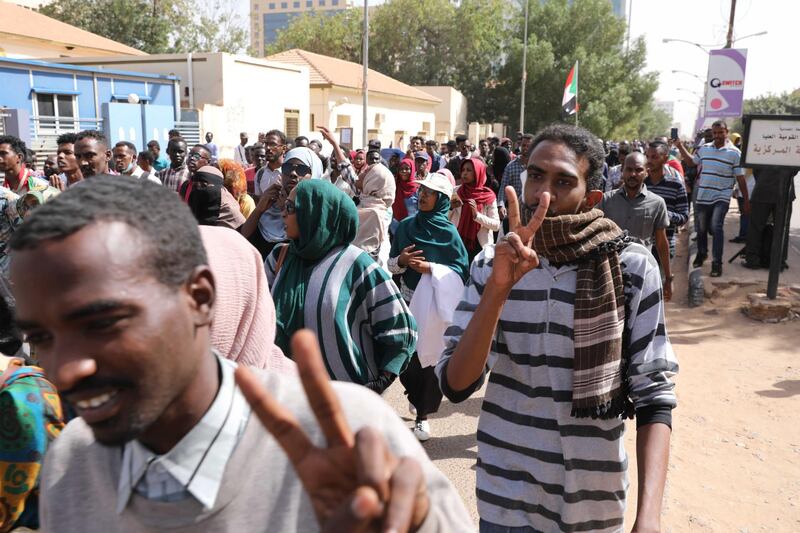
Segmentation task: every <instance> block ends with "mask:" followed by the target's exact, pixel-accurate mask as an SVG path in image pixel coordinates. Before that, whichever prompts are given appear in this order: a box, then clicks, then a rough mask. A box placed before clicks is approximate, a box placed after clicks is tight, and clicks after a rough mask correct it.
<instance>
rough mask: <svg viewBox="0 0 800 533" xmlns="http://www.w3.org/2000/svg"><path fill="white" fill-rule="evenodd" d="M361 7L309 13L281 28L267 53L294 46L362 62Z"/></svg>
mask: <svg viewBox="0 0 800 533" xmlns="http://www.w3.org/2000/svg"><path fill="white" fill-rule="evenodd" d="M363 21H364V19H363V18H362V12H361V10H359V9H347V10H345V11H340V12H338V13H336V14H334V15H328V14H325V13H324V12H319V11H317V12H306V13H304V14H302V15H300V16H297V17H295V18H294V19H292V23H291V24H290V25H289V26H288V27H287V28H284V29H283V30H280V31H278V37H277V39H276V40H275V42H273V43H272V44H271V45H270V46H268V47H267V49H266V55H271V54H275V53H278V52H282V51H284V50H289V49H291V48H301V49H303V50H306V51H308V52H314V53H317V54H324V55H327V56H332V57H338V58H339V59H344V60H345V61H355V62H357V63H358V62H361V26H362V24H363Z"/></svg>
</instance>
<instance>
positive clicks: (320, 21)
mask: <svg viewBox="0 0 800 533" xmlns="http://www.w3.org/2000/svg"><path fill="white" fill-rule="evenodd" d="M506 12H507V2H506V1H505V0H462V1H461V2H460V4H459V5H457V6H456V5H454V4H453V3H452V2H450V1H449V0H426V1H425V2H420V1H419V0H389V1H387V2H386V3H385V4H382V5H380V6H376V7H374V8H372V9H371V11H370V53H369V65H370V68H372V69H374V70H377V71H378V72H381V73H383V74H386V75H387V76H391V77H393V78H396V79H398V80H400V81H402V82H404V83H408V84H409V85H452V86H455V87H456V88H457V89H459V90H460V91H462V92H463V93H464V95H465V96H466V97H467V99H468V102H469V119H470V120H481V119H484V118H491V117H490V115H489V114H488V113H487V112H486V111H485V110H486V109H487V107H486V102H487V100H486V93H487V83H489V82H490V81H491V80H492V79H493V78H494V74H495V72H496V70H497V67H498V66H499V62H500V60H501V59H502V49H503V43H504V42H505V40H506V37H505V35H506V33H507V32H506V28H507V18H506V17H505V15H504V13H506ZM398 21H402V23H398ZM362 24H363V12H362V10H360V9H350V10H346V11H344V12H342V13H338V14H336V15H332V16H329V15H326V14H324V13H317V14H313V15H311V14H307V15H303V16H300V17H297V18H295V19H294V20H293V21H292V23H291V24H290V25H289V27H287V28H286V29H284V30H282V31H280V32H279V33H278V38H277V40H276V41H275V42H274V43H273V44H272V45H271V46H269V47H268V48H267V54H273V53H277V52H281V51H283V50H288V49H291V48H301V49H303V50H308V51H309V52H315V53H320V54H325V55H329V56H333V57H337V58H339V59H344V60H346V61H355V62H361V55H362V53H361V34H362Z"/></svg>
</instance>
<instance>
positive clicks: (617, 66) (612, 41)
mask: <svg viewBox="0 0 800 533" xmlns="http://www.w3.org/2000/svg"><path fill="white" fill-rule="evenodd" d="M529 9H530V15H529V17H530V20H529V24H528V28H529V32H530V33H529V36H528V60H527V71H528V80H527V84H526V92H525V101H526V107H525V124H524V126H525V130H527V131H535V130H537V129H539V128H540V127H542V126H544V125H546V124H549V123H551V122H555V121H558V120H560V110H561V97H562V94H563V91H564V83H565V80H566V77H567V74H568V73H569V70H570V69H571V68H572V66H573V65H574V64H575V61H576V60H577V61H578V62H579V69H578V70H579V76H578V85H579V87H578V103H579V106H580V110H579V115H578V116H579V121H580V124H581V125H582V126H585V127H586V128H588V129H590V130H591V131H592V132H594V133H595V134H596V135H598V136H600V137H603V138H617V137H628V136H630V137H632V136H633V135H634V134H638V132H639V129H640V128H639V127H638V124H639V121H640V119H641V118H642V117H643V116H645V115H651V116H653V113H654V111H653V110H652V97H653V93H654V92H655V90H656V88H657V87H658V80H657V76H656V74H655V73H645V72H643V70H644V66H645V58H646V50H645V45H644V40H643V39H638V40H636V41H634V42H633V43H632V44H631V47H630V49H629V50H625V49H624V47H623V40H624V36H625V22H624V21H623V20H621V19H619V18H617V17H616V16H614V14H613V13H612V11H611V6H610V4H609V2H608V1H607V0H574V1H572V2H567V0H551V1H549V2H531V3H530V6H529ZM522 23H524V17H522V16H520V17H519V24H520V25H519V31H518V32H515V34H516V35H520V36H521V35H522V33H523V32H522ZM521 58H522V42H521V39H520V38H515V39H514V40H513V42H512V44H511V46H510V47H509V49H508V60H507V61H506V63H505V64H504V65H503V67H502V68H501V70H500V73H499V76H498V80H497V93H496V96H495V100H496V110H495V112H496V114H497V116H498V118H500V119H501V120H505V121H506V122H509V123H512V124H513V123H516V122H518V120H515V119H516V117H518V110H519V101H520V90H521V87H520V82H519V80H520V72H521V63H522V59H521ZM654 116H655V117H657V115H654ZM644 129H648V128H644Z"/></svg>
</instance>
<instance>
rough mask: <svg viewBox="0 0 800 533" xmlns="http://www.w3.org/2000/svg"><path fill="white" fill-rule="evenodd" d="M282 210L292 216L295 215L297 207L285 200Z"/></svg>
mask: <svg viewBox="0 0 800 533" xmlns="http://www.w3.org/2000/svg"><path fill="white" fill-rule="evenodd" d="M284 209H286V214H287V215H293V214H295V213H297V206H295V205H294V202H290V201H289V200H286V203H285V204H284Z"/></svg>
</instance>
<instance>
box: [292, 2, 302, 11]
mask: <svg viewBox="0 0 800 533" xmlns="http://www.w3.org/2000/svg"><path fill="white" fill-rule="evenodd" d="M292 7H293V8H295V9H300V2H294V3H293V4H292Z"/></svg>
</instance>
